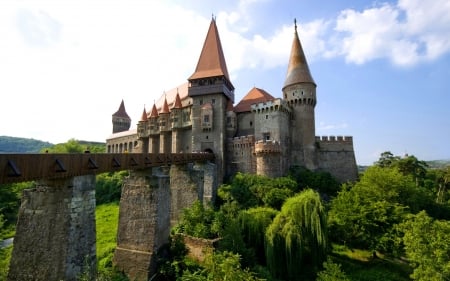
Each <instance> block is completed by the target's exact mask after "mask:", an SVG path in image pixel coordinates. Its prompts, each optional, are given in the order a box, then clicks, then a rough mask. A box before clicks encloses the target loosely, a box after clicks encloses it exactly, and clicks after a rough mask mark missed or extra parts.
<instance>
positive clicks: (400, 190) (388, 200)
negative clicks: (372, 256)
mask: <svg viewBox="0 0 450 281" xmlns="http://www.w3.org/2000/svg"><path fill="white" fill-rule="evenodd" d="M416 189H417V188H416V186H415V184H414V181H413V180H412V179H411V177H407V176H404V175H402V174H401V173H400V172H399V171H398V170H397V169H393V168H381V167H379V166H373V167H370V168H368V169H367V170H366V171H365V172H364V174H363V175H362V176H361V179H360V181H359V182H357V183H355V184H354V185H353V186H351V185H344V186H343V189H342V190H341V191H340V192H339V194H338V196H337V197H336V198H334V199H333V200H332V201H331V202H330V210H329V212H328V218H329V227H330V234H331V236H330V238H332V240H333V241H335V242H337V243H341V244H342V243H343V244H346V245H348V246H351V247H358V248H364V249H370V250H382V251H384V252H393V251H394V250H395V231H394V226H395V225H396V224H398V223H400V222H401V221H402V220H403V219H404V217H405V215H406V214H407V213H408V207H410V208H415V209H418V207H417V206H415V204H418V203H417V202H415V201H414V200H419V199H416V198H418V197H419V195H418V194H417V193H415V192H414V190H416ZM405 197H406V198H405ZM412 198H414V199H412ZM419 205H420V204H419Z"/></svg>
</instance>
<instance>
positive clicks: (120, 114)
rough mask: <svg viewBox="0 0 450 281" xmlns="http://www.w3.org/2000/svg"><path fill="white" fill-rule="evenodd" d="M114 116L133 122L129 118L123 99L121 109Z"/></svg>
mask: <svg viewBox="0 0 450 281" xmlns="http://www.w3.org/2000/svg"><path fill="white" fill-rule="evenodd" d="M112 116H115V117H122V118H127V119H130V120H131V118H130V116H128V114H127V111H126V110H125V103H124V102H123V99H122V102H121V103H120V106H119V109H118V110H117V111H116V113H114V114H113V115H112Z"/></svg>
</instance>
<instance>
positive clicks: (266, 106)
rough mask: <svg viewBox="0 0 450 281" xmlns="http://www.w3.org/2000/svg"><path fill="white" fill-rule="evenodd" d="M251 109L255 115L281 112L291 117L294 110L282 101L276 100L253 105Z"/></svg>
mask: <svg viewBox="0 0 450 281" xmlns="http://www.w3.org/2000/svg"><path fill="white" fill-rule="evenodd" d="M250 108H251V110H252V112H253V113H260V114H266V113H268V112H273V111H281V112H285V113H287V114H289V115H291V114H292V110H291V108H290V107H289V106H288V103H287V102H286V101H285V100H282V99H274V100H271V101H266V102H260V103H255V104H252V105H251V107H250Z"/></svg>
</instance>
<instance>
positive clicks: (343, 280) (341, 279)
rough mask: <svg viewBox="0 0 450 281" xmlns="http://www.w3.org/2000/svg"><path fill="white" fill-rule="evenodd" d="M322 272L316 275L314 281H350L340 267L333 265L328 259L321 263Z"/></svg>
mask: <svg viewBox="0 0 450 281" xmlns="http://www.w3.org/2000/svg"><path fill="white" fill-rule="evenodd" d="M323 268H324V269H323V270H322V271H320V272H319V273H318V274H317V279H316V281H350V279H349V278H348V277H347V275H346V274H345V272H343V271H342V270H341V265H340V264H337V263H334V262H333V261H332V260H331V259H330V258H328V259H327V261H326V262H324V263H323Z"/></svg>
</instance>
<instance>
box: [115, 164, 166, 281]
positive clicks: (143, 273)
mask: <svg viewBox="0 0 450 281" xmlns="http://www.w3.org/2000/svg"><path fill="white" fill-rule="evenodd" d="M168 169H169V168H168V167H160V168H153V171H152V169H146V170H137V171H130V176H129V177H128V178H127V179H126V180H125V181H124V184H123V186H122V196H121V199H120V210H119V228H118V231H117V247H116V250H115V253H114V259H113V263H114V264H115V266H116V267H117V268H118V269H119V270H121V271H123V272H124V273H125V274H126V275H127V276H128V277H129V278H130V280H137V281H140V280H148V279H149V278H150V277H151V275H152V274H153V273H154V272H155V266H156V264H155V263H156V258H155V257H156V252H157V250H158V249H159V248H160V247H161V246H162V245H164V244H166V243H167V242H168V238H169V232H170V224H169V223H170V218H169V215H170V212H169V210H170V189H169V176H168Z"/></svg>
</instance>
